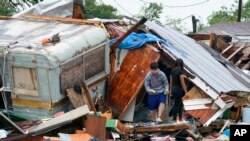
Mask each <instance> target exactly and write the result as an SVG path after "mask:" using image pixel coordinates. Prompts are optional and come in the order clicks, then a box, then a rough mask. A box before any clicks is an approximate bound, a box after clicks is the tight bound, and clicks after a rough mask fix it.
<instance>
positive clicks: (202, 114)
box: [187, 108, 218, 124]
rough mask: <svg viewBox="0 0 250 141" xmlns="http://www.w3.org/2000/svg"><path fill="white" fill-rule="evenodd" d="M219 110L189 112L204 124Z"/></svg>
mask: <svg viewBox="0 0 250 141" xmlns="http://www.w3.org/2000/svg"><path fill="white" fill-rule="evenodd" d="M217 111H218V109H211V108H210V109H202V110H191V111H187V113H188V114H190V115H191V116H192V117H194V118H196V119H198V120H199V121H200V122H202V123H203V124H204V123H206V122H207V121H208V120H209V119H210V118H211V117H212V116H213V115H214V114H215V113H216V112H217Z"/></svg>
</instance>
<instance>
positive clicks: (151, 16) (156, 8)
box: [139, 3, 163, 24]
mask: <svg viewBox="0 0 250 141" xmlns="http://www.w3.org/2000/svg"><path fill="white" fill-rule="evenodd" d="M162 10H163V5H162V3H160V4H157V3H149V4H146V5H144V6H143V7H142V8H141V12H140V15H139V17H145V18H147V19H148V20H149V21H154V22H156V23H158V24H161V22H160V20H159V19H160V16H161V14H162Z"/></svg>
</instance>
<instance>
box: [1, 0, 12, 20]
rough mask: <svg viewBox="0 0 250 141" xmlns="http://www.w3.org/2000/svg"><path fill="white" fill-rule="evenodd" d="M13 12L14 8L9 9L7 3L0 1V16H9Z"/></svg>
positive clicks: (3, 0)
mask: <svg viewBox="0 0 250 141" xmlns="http://www.w3.org/2000/svg"><path fill="white" fill-rule="evenodd" d="M15 12H16V10H15V8H13V7H11V6H10V4H9V3H8V2H7V1H5V0H0V15H2V16H11V15H12V14H13V13H15Z"/></svg>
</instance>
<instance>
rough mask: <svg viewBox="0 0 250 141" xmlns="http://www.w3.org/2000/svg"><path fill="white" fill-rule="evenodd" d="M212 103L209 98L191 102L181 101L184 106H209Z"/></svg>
mask: <svg viewBox="0 0 250 141" xmlns="http://www.w3.org/2000/svg"><path fill="white" fill-rule="evenodd" d="M212 102H213V100H212V99H211V98H200V99H192V100H183V104H184V106H192V105H201V104H210V103H212Z"/></svg>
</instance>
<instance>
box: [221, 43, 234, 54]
mask: <svg viewBox="0 0 250 141" xmlns="http://www.w3.org/2000/svg"><path fill="white" fill-rule="evenodd" d="M233 46H234V45H233V43H232V44H231V45H229V46H228V47H227V48H225V49H224V50H223V51H222V52H221V55H223V54H224V53H225V52H227V51H228V50H229V49H230V48H232V47H233Z"/></svg>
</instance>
